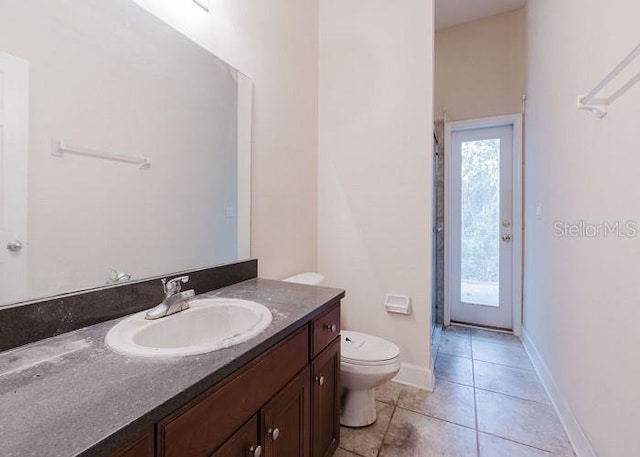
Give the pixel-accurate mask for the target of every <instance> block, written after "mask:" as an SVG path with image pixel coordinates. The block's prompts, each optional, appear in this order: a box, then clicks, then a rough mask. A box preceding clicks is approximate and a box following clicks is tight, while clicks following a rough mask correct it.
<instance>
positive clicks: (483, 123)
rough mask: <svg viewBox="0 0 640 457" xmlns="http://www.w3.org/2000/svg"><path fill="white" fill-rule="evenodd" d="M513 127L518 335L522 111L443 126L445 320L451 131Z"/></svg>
mask: <svg viewBox="0 0 640 457" xmlns="http://www.w3.org/2000/svg"><path fill="white" fill-rule="evenodd" d="M509 126H511V127H513V208H512V211H513V232H512V233H513V235H512V236H513V238H512V242H513V267H512V278H511V281H512V286H513V287H512V305H513V310H512V325H511V327H512V331H513V333H514V335H516V336H519V335H520V333H521V331H522V260H523V237H524V225H523V212H522V211H523V205H524V201H523V189H522V172H523V170H522V114H509V115H504V116H495V117H487V118H482V119H469V120H466V121H455V122H446V121H445V126H444V138H445V141H444V175H445V191H444V227H445V230H444V271H445V275H444V324H445V325H450V324H451V306H452V305H451V296H452V287H453V284H451V280H450V278H451V269H452V265H453V263H452V261H453V259H451V257H450V256H451V246H452V243H453V239H452V237H451V230H448V228H449V227H451V219H452V218H451V214H452V212H453V202H452V200H451V192H450V189H449V186H450V185H451V182H452V178H453V170H452V166H451V151H452V148H451V138H452V134H453V132H459V131H463V130H473V129H481V128H492V127H509Z"/></svg>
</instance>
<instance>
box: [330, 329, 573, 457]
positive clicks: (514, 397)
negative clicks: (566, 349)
mask: <svg viewBox="0 0 640 457" xmlns="http://www.w3.org/2000/svg"><path fill="white" fill-rule="evenodd" d="M435 370H436V371H435V374H436V388H435V391H434V392H433V393H430V392H426V391H423V390H419V389H415V388H412V387H406V386H402V385H400V384H395V383H388V384H386V385H384V386H382V387H380V388H379V389H377V391H376V400H377V409H378V420H377V421H376V423H375V424H373V425H372V426H370V427H365V428H362V429H350V428H346V427H343V428H342V429H341V433H340V439H341V442H340V448H339V449H338V450H337V451H336V453H335V454H334V457H354V456H355V457H378V456H379V457H560V456H561V457H570V456H574V455H575V454H574V453H573V451H572V449H571V445H570V444H569V441H568V440H567V437H566V435H565V432H564V430H563V428H562V425H561V424H560V421H559V420H558V417H557V415H556V413H555V410H554V409H553V408H552V406H551V402H550V401H549V399H548V397H547V395H546V393H545V391H544V389H543V387H542V384H541V383H540V380H539V379H538V376H537V375H536V373H535V371H533V366H532V365H531V361H530V360H529V357H528V356H527V353H526V352H525V350H524V348H523V347H522V344H521V343H520V340H519V339H518V338H516V337H514V336H512V335H508V334H504V333H497V332H489V331H485V330H475V329H468V328H463V327H449V328H448V329H446V330H444V331H443V332H442V335H441V337H440V343H439V346H438V353H437V356H436V367H435Z"/></svg>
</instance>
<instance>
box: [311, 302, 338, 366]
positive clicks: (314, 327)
mask: <svg viewBox="0 0 640 457" xmlns="http://www.w3.org/2000/svg"><path fill="white" fill-rule="evenodd" d="M338 335H340V303H339V302H338V303H336V304H335V305H333V306H332V307H331V308H329V309H328V310H327V311H325V312H324V313H322V314H321V315H320V316H318V317H316V318H315V319H314V320H313V322H312V323H311V357H315V356H317V355H318V354H320V353H321V352H322V350H323V349H324V348H326V347H327V346H328V345H329V343H331V342H332V341H333V340H334V339H335V338H336V337H337V336H338Z"/></svg>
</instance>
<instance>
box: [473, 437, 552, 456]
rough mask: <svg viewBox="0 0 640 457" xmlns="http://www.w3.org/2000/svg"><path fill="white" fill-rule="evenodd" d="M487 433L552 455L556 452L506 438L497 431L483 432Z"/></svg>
mask: <svg viewBox="0 0 640 457" xmlns="http://www.w3.org/2000/svg"><path fill="white" fill-rule="evenodd" d="M482 433H484V434H485V435H489V436H493V437H494V438H498V439H501V440H504V441H509V442H510V443H515V444H519V445H520V446H525V447H529V448H531V449H536V450H538V451H542V452H546V453H547V454H550V457H553V456H554V455H555V454H553V451H549V450H547V449H542V448H541V447H537V446H533V445H531V444H526V443H523V442H521V441H516V440H514V439H512V438H505V437H504V436H500V435H496V434H495V433H489V432H482Z"/></svg>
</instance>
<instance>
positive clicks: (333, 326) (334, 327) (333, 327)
mask: <svg viewBox="0 0 640 457" xmlns="http://www.w3.org/2000/svg"><path fill="white" fill-rule="evenodd" d="M324 328H325V329H327V330H329V331H330V332H331V333H336V330H338V326H337V325H336V324H325V326H324Z"/></svg>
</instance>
